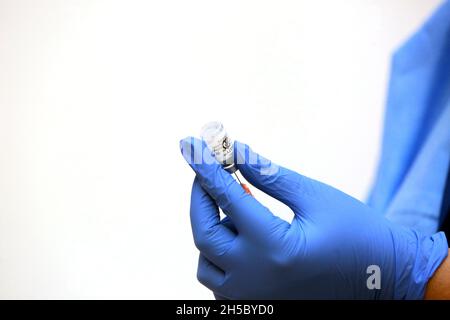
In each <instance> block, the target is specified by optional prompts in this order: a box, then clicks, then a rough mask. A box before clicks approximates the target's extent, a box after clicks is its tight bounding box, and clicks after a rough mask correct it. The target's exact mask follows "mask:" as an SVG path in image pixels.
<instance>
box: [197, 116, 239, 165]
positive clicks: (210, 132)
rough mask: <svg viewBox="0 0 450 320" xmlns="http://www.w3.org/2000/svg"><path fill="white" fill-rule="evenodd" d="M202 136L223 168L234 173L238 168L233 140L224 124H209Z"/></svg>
mask: <svg viewBox="0 0 450 320" xmlns="http://www.w3.org/2000/svg"><path fill="white" fill-rule="evenodd" d="M200 136H201V138H202V139H203V140H204V141H205V143H206V145H207V146H208V148H209V149H210V150H211V151H212V152H213V154H214V157H215V158H216V160H217V161H218V162H219V163H221V164H222V166H223V168H224V169H225V170H227V171H228V172H229V173H234V172H235V171H236V170H237V168H236V165H235V163H234V150H233V149H234V146H233V140H231V139H230V137H229V136H228V133H227V132H226V130H225V128H224V126H223V124H222V123H220V122H218V121H212V122H208V123H207V124H205V125H204V126H203V128H202V129H201V133H200Z"/></svg>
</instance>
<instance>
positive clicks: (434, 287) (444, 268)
mask: <svg viewBox="0 0 450 320" xmlns="http://www.w3.org/2000/svg"><path fill="white" fill-rule="evenodd" d="M425 299H426V300H450V250H449V255H448V256H447V258H445V260H444V262H442V263H441V265H440V266H439V268H438V269H437V270H436V272H435V273H434V275H433V277H431V279H430V281H428V284H427V288H426V290H425Z"/></svg>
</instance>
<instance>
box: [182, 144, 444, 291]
mask: <svg viewBox="0 0 450 320" xmlns="http://www.w3.org/2000/svg"><path fill="white" fill-rule="evenodd" d="M181 148H182V153H183V155H184V157H185V159H186V160H187V161H188V163H189V164H190V166H191V167H192V169H193V170H194V171H195V173H196V178H195V180H194V183H193V186H192V195H191V223H192V231H193V235H194V241H195V244H196V246H197V247H198V249H199V250H200V258H199V265H198V274H197V276H198V279H199V281H200V282H201V283H202V284H204V285H205V286H207V287H208V288H210V289H211V290H212V291H213V292H215V293H216V294H217V295H220V296H222V297H225V298H231V299H302V298H319V299H332V298H336V299H345V298H349V299H353V298H356V299H376V298H381V299H416V298H422V297H423V295H424V290H425V287H426V283H427V281H428V280H429V278H430V277H431V276H432V274H433V272H434V271H435V270H436V269H437V267H438V266H439V265H440V263H441V262H442V261H443V259H444V258H445V257H446V256H447V251H448V248H447V242H446V239H445V236H444V234H443V233H437V234H435V235H433V236H431V237H422V236H421V235H420V234H417V233H416V232H415V231H413V230H410V229H406V228H403V227H400V226H397V225H394V224H392V223H390V222H389V221H387V220H386V219H385V218H384V217H383V216H382V215H380V214H376V213H375V212H373V211H372V209H371V208H369V207H368V206H366V205H365V204H363V203H361V202H360V201H358V200H356V199H354V198H352V197H350V196H349V195H347V194H345V193H343V192H341V191H339V190H337V189H335V188H333V187H331V186H328V185H326V184H323V183H321V182H318V181H315V180H313V179H310V178H307V177H305V176H302V175H300V174H298V173H296V172H293V171H291V170H289V169H286V168H283V167H281V166H277V165H275V164H273V163H272V162H270V161H269V160H267V159H265V158H263V157H261V156H259V155H258V154H256V153H254V152H253V151H252V150H251V149H250V148H249V147H248V146H246V145H243V144H240V143H237V142H236V144H235V150H236V161H237V163H238V168H239V170H240V172H241V173H242V174H243V175H244V177H245V178H246V179H247V181H249V182H250V183H251V184H252V185H253V186H255V187H257V188H258V189H260V190H262V191H263V192H265V193H267V194H269V195H270V196H272V197H274V198H276V199H278V200H280V201H281V202H283V203H285V204H286V205H288V206H289V207H290V208H291V209H292V211H293V212H294V214H295V216H294V219H293V220H292V222H291V223H288V222H286V221H284V220H282V219H280V218H278V217H276V216H274V215H273V214H272V212H271V211H270V210H269V209H267V208H266V207H264V206H263V205H262V204H261V203H260V202H259V201H258V200H257V199H256V198H254V197H252V196H250V195H248V194H246V193H245V192H244V190H243V189H242V188H241V186H240V185H239V184H238V183H237V182H236V181H235V180H234V179H233V178H232V177H231V175H230V174H229V173H228V172H226V171H225V170H223V169H222V167H221V166H220V165H219V164H218V163H217V162H216V161H215V160H214V158H213V157H212V155H211V153H210V152H209V150H208V149H207V147H206V146H205V144H204V143H202V141H200V140H197V139H194V138H186V139H184V140H182V141H181ZM219 207H220V208H221V209H222V210H223V212H224V213H225V214H226V215H227V217H228V218H227V219H224V220H220V216H219ZM372 275H373V277H371V276H372Z"/></svg>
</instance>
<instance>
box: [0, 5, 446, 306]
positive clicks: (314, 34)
mask: <svg viewBox="0 0 450 320" xmlns="http://www.w3.org/2000/svg"><path fill="white" fill-rule="evenodd" d="M438 3H439V1H437V0H433V1H430V0H396V1H391V0H378V1H370V0H365V1H361V0H351V1H335V0H334V1H333V0H329V1H317V0H310V1H306V0H304V1H298V0H294V1H262V0H255V1H243V0H239V1H225V2H224V1H210V0H204V1H198V0H193V1H185V0H177V1H175V0H167V1H92V0H85V1H58V0H54V1H52V0H40V1H33V0H29V1H18V0H11V1H7V0H0V152H1V153H0V298H192V299H195V298H211V294H210V293H209V291H208V290H207V289H205V288H203V287H202V286H201V285H200V284H199V283H198V282H197V280H196V277H195V274H196V261H197V251H196V249H195V248H194V245H193V242H192V236H191V233H190V224H189V212H188V210H189V197H190V195H189V193H190V187H191V182H192V179H193V173H192V172H191V170H190V169H189V167H188V166H187V165H186V164H185V163H184V160H183V158H182V157H181V155H180V152H179V150H178V141H179V140H180V139H181V138H183V137H184V136H186V135H197V134H198V131H199V129H200V127H201V125H202V124H203V123H204V122H206V121H209V120H212V119H217V120H222V121H223V122H224V123H225V125H226V127H227V128H228V131H229V132H230V133H231V134H232V136H233V137H234V138H236V139H238V140H241V141H244V142H247V143H249V144H250V145H251V146H252V147H253V148H254V149H255V150H256V151H260V152H261V153H263V154H264V155H266V156H267V157H269V158H272V159H273V160H275V161H276V162H278V163H280V164H283V165H285V166H288V167H290V168H292V169H295V170H298V171H300V172H302V173H304V174H306V175H309V176H312V177H315V178H317V179H321V180H323V181H325V182H328V183H330V184H332V185H334V186H336V187H338V188H341V189H342V190H344V191H346V192H348V193H350V194H352V195H354V196H356V197H358V198H360V199H364V197H365V194H366V193H367V191H368V188H369V186H370V183H371V180H372V177H373V174H374V169H375V166H376V161H377V156H378V151H379V141H380V134H381V126H382V117H383V104H384V101H385V93H386V86H387V77H388V65H389V58H390V53H391V52H392V51H393V50H394V48H396V47H397V46H398V45H399V44H400V43H401V42H402V41H403V40H404V39H406V38H407V36H408V35H410V34H411V33H412V32H413V31H414V30H415V29H416V28H417V27H418V26H419V25H420V22H421V21H423V20H424V19H425V18H426V17H427V16H428V15H429V14H430V12H431V11H432V10H433V8H435V7H436V5H437V4H438ZM256 196H257V197H258V199H260V200H261V201H262V202H264V203H265V204H267V205H268V206H269V207H271V208H273V210H274V211H275V212H276V213H277V214H279V215H281V216H283V217H286V218H287V217H289V211H288V210H287V209H286V208H285V207H283V206H281V205H280V204H278V203H276V202H275V201H272V200H270V199H267V198H266V197H264V195H262V194H260V193H256Z"/></svg>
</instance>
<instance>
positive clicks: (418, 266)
mask: <svg viewBox="0 0 450 320" xmlns="http://www.w3.org/2000/svg"><path fill="white" fill-rule="evenodd" d="M395 251H396V261H397V263H396V275H395V278H396V286H395V294H394V298H395V299H408V300H410V299H423V297H424V295H425V289H426V286H427V283H428V281H429V279H430V278H431V277H432V276H433V274H434V272H435V271H436V269H437V268H438V267H439V266H440V265H441V263H442V262H443V261H444V259H445V258H446V257H447V254H448V244H447V239H446V237H445V234H444V233H443V232H438V233H435V234H433V235H431V236H425V237H424V236H422V235H420V234H419V233H417V232H416V231H415V230H407V231H406V237H404V238H403V239H402V241H400V243H399V242H397V243H396V250H395ZM403 253H406V254H405V255H407V256H403V255H404V254H403Z"/></svg>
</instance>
